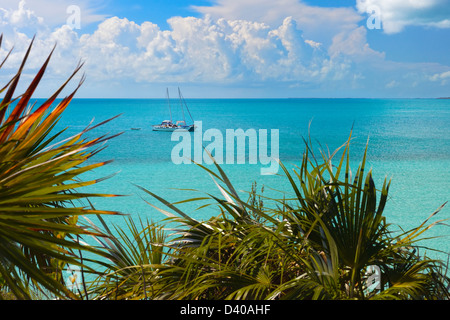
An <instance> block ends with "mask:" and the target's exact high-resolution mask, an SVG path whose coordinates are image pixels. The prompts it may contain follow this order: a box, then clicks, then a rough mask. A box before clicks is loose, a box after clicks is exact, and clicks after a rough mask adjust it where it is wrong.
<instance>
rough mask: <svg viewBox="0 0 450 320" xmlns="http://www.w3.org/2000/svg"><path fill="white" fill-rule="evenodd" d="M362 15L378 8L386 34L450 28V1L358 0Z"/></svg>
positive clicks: (358, 7)
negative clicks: (414, 28) (411, 28)
mask: <svg viewBox="0 0 450 320" xmlns="http://www.w3.org/2000/svg"><path fill="white" fill-rule="evenodd" d="M356 7H357V9H358V11H359V12H360V13H366V12H367V11H368V10H369V9H371V8H377V11H379V12H380V14H381V21H382V28H383V30H384V31H385V32H386V33H398V32H400V31H402V30H403V29H404V28H405V27H407V26H431V27H437V28H450V1H449V0H357V1H356Z"/></svg>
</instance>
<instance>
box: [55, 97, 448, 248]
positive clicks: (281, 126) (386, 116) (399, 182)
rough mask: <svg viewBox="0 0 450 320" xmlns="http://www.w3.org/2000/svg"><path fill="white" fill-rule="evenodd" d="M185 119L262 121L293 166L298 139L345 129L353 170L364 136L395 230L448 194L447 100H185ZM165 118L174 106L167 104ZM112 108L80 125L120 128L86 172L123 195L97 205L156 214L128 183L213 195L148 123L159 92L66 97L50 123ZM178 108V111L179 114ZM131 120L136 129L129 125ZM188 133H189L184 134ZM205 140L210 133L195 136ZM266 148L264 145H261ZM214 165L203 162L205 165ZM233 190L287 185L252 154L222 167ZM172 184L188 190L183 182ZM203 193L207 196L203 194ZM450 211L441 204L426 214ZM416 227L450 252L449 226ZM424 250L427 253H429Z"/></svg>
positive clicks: (224, 123)
mask: <svg viewBox="0 0 450 320" xmlns="http://www.w3.org/2000/svg"><path fill="white" fill-rule="evenodd" d="M186 102H187V104H188V106H189V110H190V112H191V114H192V116H193V118H194V120H197V121H202V131H203V132H205V131H206V130H207V129H217V130H219V131H220V132H222V133H223V135H224V137H225V132H226V129H238V128H242V129H243V130H247V129H255V130H259V129H267V130H268V132H269V135H270V132H272V131H273V130H278V132H279V157H280V160H281V161H282V162H283V163H284V164H285V165H286V166H288V167H289V168H291V167H292V166H294V165H298V164H299V163H300V161H301V156H302V153H303V151H304V150H305V144H304V142H303V138H308V135H309V134H310V136H311V138H312V139H313V141H317V144H318V143H320V145H321V146H322V147H323V148H329V150H330V151H331V152H332V151H334V150H335V149H336V148H337V147H339V146H341V145H342V144H343V143H344V142H345V141H346V140H347V138H348V136H349V134H350V130H351V129H352V128H353V135H352V137H353V139H354V140H353V143H352V146H351V156H352V158H353V160H354V166H352V169H353V171H356V169H357V165H358V163H359V161H360V160H361V157H362V153H363V151H364V148H365V146H366V143H367V142H368V143H369V149H368V160H367V163H368V166H369V167H371V168H372V170H373V175H374V179H375V183H376V186H377V187H379V188H381V186H382V183H383V180H384V179H385V178H386V177H387V178H388V179H392V183H391V189H390V198H389V201H388V204H387V207H386V208H385V212H384V214H385V216H386V217H387V221H388V223H391V224H392V225H393V227H395V229H398V230H400V229H403V230H409V229H411V228H414V227H417V226H419V225H420V224H421V223H422V222H423V221H424V220H425V219H427V218H428V217H429V215H430V214H431V213H433V212H434V211H435V210H436V209H437V208H438V207H440V206H441V205H442V204H444V203H445V202H446V201H448V200H450V126H449V125H450V100H445V99H187V100H186ZM172 113H173V117H174V119H175V118H176V119H181V117H182V114H181V111H180V109H179V106H178V105H177V103H176V101H173V103H172ZM118 114H121V116H120V117H118V118H117V119H115V120H113V121H111V122H108V123H106V124H105V125H103V126H101V127H99V128H96V129H95V130H93V131H91V132H89V133H88V135H92V136H98V135H102V134H116V133H119V132H123V133H122V134H121V135H120V136H118V137H116V138H114V139H111V140H109V141H108V142H107V144H105V146H106V148H105V149H104V150H102V151H101V152H100V153H99V154H97V155H96V156H95V157H94V158H93V159H92V160H93V161H104V160H113V162H112V163H110V164H108V165H106V166H104V167H102V168H99V169H97V170H95V171H94V172H92V173H89V175H87V178H99V177H104V176H109V175H110V174H115V175H114V176H113V177H111V178H109V179H107V180H105V181H103V182H101V183H99V184H97V185H95V186H94V187H92V188H91V189H90V190H89V191H95V192H100V193H113V194H119V195H123V196H121V197H116V198H108V199H92V201H93V203H94V205H95V206H96V207H97V208H98V209H105V210H116V211H120V212H122V213H124V214H128V215H132V216H133V217H136V218H143V219H149V220H152V221H159V220H161V219H163V218H164V216H163V215H162V214H161V213H160V212H159V211H157V210H155V209H154V208H152V207H151V206H149V204H148V203H147V202H150V203H152V204H154V205H157V206H160V207H162V208H163V205H162V204H160V203H158V201H157V200H156V199H154V198H152V197H150V196H149V195H148V194H146V193H145V192H143V191H142V190H140V189H139V188H138V187H137V186H141V187H143V188H146V189H148V190H150V191H152V192H154V193H156V194H158V195H160V196H161V197H163V198H165V199H167V200H169V201H181V200H185V199H188V198H193V197H198V196H203V195H205V194H214V195H220V193H219V191H218V189H217V187H216V186H215V184H214V181H213V179H212V178H211V176H210V175H209V174H208V173H207V172H206V171H205V170H204V169H202V168H200V167H199V166H197V165H195V164H179V165H177V164H174V163H173V162H172V160H171V151H172V149H173V148H174V147H175V146H176V145H177V144H178V143H179V142H178V141H172V140H171V133H168V132H155V131H152V130H151V125H152V124H158V123H160V122H161V121H162V120H165V119H168V118H169V111H168V108H167V102H166V100H164V99H161V100H158V99H148V100H146V99H143V100H137V99H136V100H121V99H75V100H74V101H73V102H72V103H71V104H70V106H69V107H68V109H67V111H66V112H65V113H64V115H63V116H62V118H61V120H60V123H59V124H58V128H57V129H61V128H66V127H67V130H66V133H65V134H66V135H69V134H73V133H75V132H78V131H79V130H82V129H84V128H85V127H86V126H87V125H88V124H89V123H90V122H91V121H93V124H96V123H99V122H101V121H104V120H106V119H109V118H111V117H114V116H116V115H118ZM186 117H188V114H187V113H186ZM131 128H140V130H131ZM191 135H192V136H193V133H191ZM203 143H204V144H205V145H207V144H209V143H210V142H207V141H203ZM268 154H269V155H270V154H271V151H270V150H269V151H268ZM207 167H208V168H210V169H214V168H213V166H211V165H207ZM222 167H223V168H224V170H225V172H226V174H227V175H228V177H229V178H230V180H231V182H232V183H233V185H234V186H235V188H236V189H237V190H239V192H242V197H243V199H247V197H248V194H247V193H246V192H248V191H249V190H250V189H251V186H252V183H253V182H256V183H257V187H258V190H259V189H260V188H261V187H262V186H264V194H265V195H267V196H274V197H277V196H279V197H281V196H282V194H281V193H280V192H279V191H278V190H281V191H284V192H291V191H292V190H291V189H290V187H289V183H288V181H287V180H286V178H285V177H284V175H283V173H282V170H281V169H280V170H279V172H278V173H279V175H261V172H260V169H261V167H265V166H264V165H262V164H261V163H259V162H258V163H257V164H249V163H248V161H246V163H245V164H236V163H235V164H224V165H223V166H222ZM179 189H195V190H198V191H186V190H179ZM209 202H212V201H209ZM205 203H206V202H198V203H187V204H182V205H180V208H181V209H182V210H184V211H185V212H186V213H188V214H190V215H191V216H193V217H195V218H197V219H208V218H209V217H211V216H212V215H215V214H217V210H216V209H214V207H207V208H204V209H201V210H197V209H198V207H199V206H201V205H203V204H205ZM448 218H450V204H448V205H447V206H445V207H444V208H443V209H442V210H441V212H440V213H439V214H438V215H436V216H435V217H434V218H433V219H432V220H431V222H434V221H438V220H440V219H448ZM107 221H108V222H109V223H111V224H116V225H119V226H120V225H122V224H123V221H124V220H123V217H121V216H110V217H107ZM426 235H428V236H429V237H437V238H433V239H430V240H427V241H424V242H423V244H424V245H426V246H428V247H432V248H437V249H440V250H443V251H444V252H450V241H449V239H450V238H449V237H448V236H449V235H450V228H449V227H448V226H445V225H436V226H434V227H433V228H432V229H430V230H429V231H428V232H427V233H426ZM433 254H434V253H431V252H430V255H433Z"/></svg>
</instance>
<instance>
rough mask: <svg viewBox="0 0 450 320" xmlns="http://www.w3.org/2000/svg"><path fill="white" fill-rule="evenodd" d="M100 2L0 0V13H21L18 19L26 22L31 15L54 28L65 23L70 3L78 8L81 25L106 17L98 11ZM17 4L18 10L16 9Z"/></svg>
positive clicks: (97, 0) (92, 0)
mask: <svg viewBox="0 0 450 320" xmlns="http://www.w3.org/2000/svg"><path fill="white" fill-rule="evenodd" d="M102 2H103V1H102V0H77V1H73V0H58V1H54V0H39V1H35V0H26V1H24V0H20V1H17V0H2V1H1V7H2V8H3V9H2V8H0V14H1V11H3V12H15V13H14V15H20V14H22V16H21V17H20V18H19V20H21V21H22V22H23V23H24V22H26V23H28V24H29V23H30V22H31V18H33V16H34V17H38V19H39V20H40V21H41V22H42V21H45V24H46V25H47V26H49V27H50V28H54V27H61V26H62V25H64V24H65V23H66V21H67V19H68V17H69V15H70V12H69V13H68V12H67V11H68V10H67V9H68V8H69V7H70V6H72V5H76V6H77V7H78V8H80V13H81V23H82V25H88V24H91V23H94V22H99V21H102V20H104V19H105V18H107V15H105V14H100V13H98V11H99V10H100V9H101V8H102ZM18 6H19V10H17V7H18ZM19 13H20V14H19ZM24 13H26V17H25V16H24V15H23V14H24ZM8 21H9V23H14V19H9V20H8ZM0 23H1V22H0Z"/></svg>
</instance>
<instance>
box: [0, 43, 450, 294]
mask: <svg viewBox="0 0 450 320" xmlns="http://www.w3.org/2000/svg"><path fill="white" fill-rule="evenodd" d="M0 44H1V37H0ZM31 47H32V45H30V47H29V49H28V52H27V53H26V55H25V57H24V59H23V62H22V65H21V66H20V68H19V70H18V72H17V74H16V75H15V76H14V77H13V79H11V81H9V82H8V83H7V84H6V85H5V86H4V87H3V88H2V89H0V93H4V97H3V99H2V102H1V104H0V190H1V192H0V261H1V263H0V292H1V293H2V295H1V296H0V297H6V298H16V299H33V298H36V297H38V298H42V297H44V298H55V297H56V298H60V299H97V300H116V299H140V300H142V299H155V300H162V299H196V300H198V299H252V300H256V299H258V300H259V299H269V300H279V299H289V300H292V299H307V300H311V299H327V300H332V299H336V300H342V299H405V300H406V299H448V298H449V284H450V279H449V277H448V276H447V270H446V265H445V264H444V263H443V262H442V261H440V260H434V259H431V258H429V257H427V256H425V255H423V256H420V255H419V254H418V248H419V245H418V241H419V240H420V237H421V236H422V235H423V233H424V232H425V231H427V230H428V229H429V228H430V227H432V226H433V225H434V224H436V223H441V222H443V221H436V222H433V223H430V218H431V217H430V218H428V219H426V220H425V222H424V223H423V224H421V225H419V226H418V227H417V228H414V229H412V230H409V231H405V232H403V233H401V234H398V233H393V232H392V231H391V226H390V225H389V224H388V223H387V221H386V217H385V215H384V210H385V208H386V205H387V200H388V193H389V187H390V181H388V180H387V179H385V181H384V183H383V185H382V187H381V188H380V189H377V188H376V187H375V183H374V179H373V177H372V172H371V171H370V170H369V171H367V168H366V156H367V146H366V149H365V150H364V153H363V156H362V160H361V163H360V165H359V167H358V168H357V170H356V171H355V174H354V175H352V171H351V168H350V163H351V161H350V145H351V134H350V137H349V139H348V140H347V141H346V142H345V143H344V144H343V145H342V147H341V148H338V149H337V150H336V151H335V152H334V153H333V154H331V155H330V154H328V153H325V152H320V157H317V156H316V154H317V151H314V150H316V148H315V146H314V145H313V144H312V142H311V140H305V141H304V144H305V152H304V154H303V158H302V159H301V161H300V163H299V165H298V167H295V168H293V169H294V170H291V169H290V168H288V167H286V166H284V165H283V164H282V163H280V166H281V168H282V170H283V176H284V178H285V179H286V183H287V184H288V186H289V187H290V189H291V192H290V193H286V194H285V195H284V196H283V197H279V198H269V197H267V196H266V195H265V194H264V192H263V190H261V193H258V191H257V188H256V186H255V185H252V189H251V191H250V192H249V193H248V197H246V198H247V199H243V197H242V194H240V193H238V192H237V191H236V189H235V188H234V186H233V184H232V183H231V181H230V179H229V178H228V177H227V175H226V174H225V172H224V171H223V169H222V168H221V167H220V166H219V165H217V164H215V167H213V169H211V168H210V167H205V166H202V167H203V169H204V170H205V172H206V173H208V174H210V175H211V177H212V178H213V180H214V182H215V183H216V185H217V187H218V191H219V192H218V193H217V194H216V193H201V195H200V196H199V197H196V198H193V199H185V200H181V201H179V202H178V203H169V202H168V201H166V200H164V199H163V198H161V197H159V196H158V195H157V194H155V193H153V192H151V191H149V190H147V189H145V188H143V187H140V190H142V192H144V193H145V194H146V195H148V196H150V197H151V199H153V200H155V201H158V202H159V203H160V204H161V205H159V206H156V205H154V204H153V203H151V202H149V205H150V206H151V207H152V208H153V209H155V210H159V211H160V212H162V213H164V214H165V215H166V216H167V219H165V220H163V221H160V222H158V223H154V222H151V221H147V220H139V222H137V221H136V219H135V217H128V218H126V219H128V220H126V223H127V224H126V227H124V228H121V227H118V226H114V225H113V226H110V225H108V223H107V222H106V220H105V219H104V218H103V216H104V215H105V214H114V212H108V211H101V210H96V209H95V208H93V207H92V206H88V205H86V204H84V205H83V204H81V205H80V204H79V201H81V200H84V202H86V203H87V204H89V203H90V202H89V198H91V197H97V196H100V197H105V196H111V195H104V194H91V193H83V192H80V191H79V189H80V188H81V187H86V186H89V185H92V184H95V183H96V182H98V181H99V179H97V180H93V181H83V180H82V179H81V178H80V176H81V175H82V174H83V173H86V172H88V171H91V170H93V169H95V168H98V167H100V166H103V165H104V164H105V163H104V162H101V163H95V162H92V161H91V158H92V156H93V155H94V154H95V153H96V152H98V151H99V149H98V148H96V149H95V147H96V146H98V145H99V143H101V142H103V141H105V139H109V138H111V137H105V136H102V137H98V138H94V139H87V138H85V137H84V135H85V133H86V132H88V131H89V130H91V129H92V128H94V127H88V128H87V129H86V130H83V131H82V132H80V133H79V134H76V135H74V136H72V137H69V138H66V139H63V140H62V141H60V142H56V141H57V139H58V138H59V137H61V136H62V135H63V132H62V131H61V132H57V133H56V134H55V133H53V131H54V129H55V125H56V123H57V121H58V119H59V118H60V116H61V114H62V113H63V111H64V110H65V109H66V108H67V106H68V105H69V103H70V101H71V99H72V98H73V96H74V94H75V92H76V91H77V89H78V88H79V86H80V85H81V83H82V82H83V79H84V78H82V79H81V81H80V83H79V85H78V86H77V87H76V89H75V90H74V91H73V92H72V93H71V94H70V95H69V96H67V97H66V98H63V99H61V100H60V101H59V102H58V103H57V105H56V107H55V108H53V110H50V108H51V106H52V105H53V104H55V103H56V102H57V96H58V95H59V94H60V93H61V91H62V90H63V88H64V87H65V86H66V85H67V83H69V81H70V80H71V79H72V78H73V77H74V76H75V74H77V72H78V71H79V70H80V68H81V65H80V66H78V67H77V68H76V69H75V71H74V73H73V74H72V75H71V76H70V77H69V79H68V80H67V81H66V82H65V83H64V84H63V85H62V86H61V88H59V89H58V90H57V91H56V92H55V94H54V95H53V96H52V97H51V98H49V99H48V100H46V101H44V102H43V103H42V104H41V105H40V106H39V107H37V108H35V106H34V105H32V106H31V107H30V106H29V103H30V101H31V100H30V99H31V97H32V95H33V92H34V90H35V89H36V87H37V85H38V84H39V82H40V80H41V78H42V76H43V74H44V72H45V69H46V67H47V64H48V62H49V60H50V56H51V54H50V55H49V57H48V59H47V60H46V61H45V63H44V64H43V66H42V68H41V69H40V70H39V71H38V73H37V75H36V77H35V78H34V79H33V81H32V82H31V84H30V85H29V87H28V89H27V90H26V91H25V93H24V94H22V95H20V96H19V97H16V98H14V92H15V89H16V87H17V84H18V81H19V78H20V75H21V73H22V71H23V68H24V65H25V62H26V60H27V57H28V54H29V52H30V50H31ZM8 56H9V54H8ZM8 56H7V57H6V58H5V59H4V60H3V62H2V63H1V64H0V68H1V67H2V66H3V64H4V63H5V61H6V60H7V58H8ZM93 148H94V149H93ZM196 201H200V202H201V204H200V205H199V209H201V208H204V207H206V206H208V207H210V208H213V209H214V210H217V211H216V212H217V215H215V216H213V217H211V218H210V219H209V220H207V221H198V220H196V219H194V218H192V217H191V216H190V215H189V213H188V212H184V211H183V210H181V209H180V208H179V207H180V206H179V205H180V204H182V203H186V202H190V203H191V202H193V203H195V202H196ZM205 201H207V202H208V203H207V204H205ZM440 209H441V208H439V209H438V210H436V212H434V213H433V214H432V216H434V215H435V214H437V213H438V212H439V211H440ZM92 215H95V216H94V217H95V218H96V219H95V220H94V219H90V217H89V216H92ZM93 221H98V222H93ZM87 239H91V240H92V239H95V240H96V242H95V243H96V245H93V244H91V245H88V244H87V242H89V241H88V240H87ZM91 243H92V241H91ZM83 253H85V254H83ZM87 257H89V258H87ZM69 265H74V266H78V267H80V268H81V269H80V271H81V275H83V276H84V275H85V274H86V273H88V272H90V273H92V274H91V275H95V277H94V278H93V280H90V281H88V280H87V279H84V277H83V280H84V281H83V282H82V288H80V287H79V286H78V287H76V290H70V289H69V287H68V286H67V285H66V283H67V279H64V273H63V270H67V268H68V267H69ZM72 280H73V279H72Z"/></svg>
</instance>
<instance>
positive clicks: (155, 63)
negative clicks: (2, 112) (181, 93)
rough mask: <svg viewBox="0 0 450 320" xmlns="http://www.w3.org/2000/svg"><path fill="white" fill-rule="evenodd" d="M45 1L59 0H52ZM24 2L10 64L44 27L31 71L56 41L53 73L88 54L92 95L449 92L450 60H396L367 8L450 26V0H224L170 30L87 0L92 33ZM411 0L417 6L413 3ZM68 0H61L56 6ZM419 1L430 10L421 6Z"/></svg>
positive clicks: (5, 23)
mask: <svg viewBox="0 0 450 320" xmlns="http://www.w3.org/2000/svg"><path fill="white" fill-rule="evenodd" d="M6 1H7V2H8V1H9V0H6ZM40 2H41V5H50V4H48V3H47V2H48V1H47V0H42V1H40ZM15 3H16V5H15V6H12V5H11V6H10V7H4V8H0V27H1V30H2V32H3V35H4V43H3V45H2V48H1V49H0V59H1V58H2V57H4V56H6V54H7V52H8V51H9V50H10V49H11V48H12V47H13V46H14V51H13V53H12V55H11V56H10V58H9V59H8V61H7V63H6V64H5V66H4V68H5V69H6V70H7V71H10V73H12V72H13V70H14V69H17V67H18V66H19V63H20V61H21V59H22V57H23V54H24V52H25V50H26V48H27V46H28V45H29V43H30V41H31V38H32V37H33V35H34V34H36V39H35V43H34V50H33V51H32V55H31V56H30V60H29V64H28V70H30V73H32V71H33V70H34V69H35V68H37V67H38V66H40V64H41V63H42V62H43V61H44V59H45V58H46V56H47V55H48V54H49V52H50V50H51V49H52V48H53V46H54V44H55V43H56V44H57V46H56V50H55V53H54V56H53V59H52V62H51V64H50V66H49V72H48V74H47V78H48V79H49V80H48V81H49V82H51V81H54V80H55V79H64V78H65V77H67V76H68V75H69V74H70V73H71V71H72V70H73V69H74V67H75V65H76V64H77V63H78V61H80V60H82V61H85V66H84V68H83V70H84V72H85V73H86V74H87V76H88V82H89V86H88V88H86V89H85V90H84V91H81V93H83V92H84V94H85V95H86V96H95V95H99V96H105V95H106V96H112V97H114V96H117V97H122V96H124V97H126V95H127V94H131V95H132V96H135V97H141V96H139V93H138V90H141V89H142V88H145V87H146V86H147V87H148V86H155V85H156V86H167V85H171V84H178V85H186V86H193V87H197V88H198V93H197V95H199V94H200V93H202V92H203V93H204V94H206V95H207V93H206V91H205V89H204V88H207V87H208V86H209V87H215V88H227V90H228V91H226V90H225V89H224V90H225V91H222V92H223V94H225V95H226V94H229V93H230V92H233V90H234V91H235V92H239V94H241V95H245V93H244V92H245V91H246V90H245V89H248V90H247V92H252V93H251V94H254V95H261V94H264V95H272V96H277V95H280V96H302V95H305V96H325V97H327V96H367V97H377V96H389V95H391V96H393V97H397V96H398V97H402V96H411V95H414V94H420V95H422V96H423V95H426V94H429V95H431V96H432V95H440V94H441V93H445V92H448V89H449V84H450V76H448V75H449V74H450V66H447V65H442V64H439V63H433V62H421V63H406V62H401V61H390V60H389V59H387V58H386V53H385V52H380V51H377V50H375V49H373V48H371V46H370V45H369V43H368V32H377V31H371V30H369V29H368V28H367V25H366V20H367V19H368V14H367V9H368V8H373V7H374V6H376V8H379V9H381V12H382V13H383V16H382V19H383V20H382V21H383V31H384V32H386V33H388V34H395V33H399V32H401V31H402V30H403V29H404V28H405V27H407V26H409V25H415V26H417V25H420V26H426V27H430V28H441V29H445V28H450V22H449V20H448V19H446V17H448V16H449V14H448V13H449V12H448V9H447V8H448V6H445V4H446V3H447V4H448V1H446V0H445V1H444V0H432V1H428V2H427V4H426V5H423V2H420V1H401V0H395V1H383V0H365V1H363V0H358V1H356V4H355V7H342V8H332V7H316V6H311V5H308V4H305V3H303V2H302V1H298V0H281V1H279V2H277V3H276V4H274V2H273V1H268V0H239V1H237V0H227V1H224V0H217V1H215V3H214V5H212V6H209V7H194V9H195V10H196V11H197V12H198V13H199V16H198V17H193V16H188V17H181V16H173V17H170V18H169V19H168V20H167V23H168V26H169V28H168V29H166V30H164V29H162V28H161V27H160V26H158V24H156V23H154V22H151V21H144V22H141V23H137V22H135V21H133V19H132V18H131V17H130V18H127V17H122V18H119V17H117V16H111V17H108V16H107V15H104V14H101V13H99V12H97V11H98V10H97V11H96V10H94V9H93V8H92V7H89V5H88V2H87V1H86V2H79V4H80V13H81V15H80V17H81V22H82V23H83V24H91V25H93V26H94V27H93V28H92V31H88V32H86V31H84V29H80V30H77V29H73V28H71V27H70V26H69V25H68V24H67V23H66V21H67V20H65V19H67V17H68V14H67V12H66V15H61V14H60V15H58V17H60V18H59V20H58V19H56V18H54V17H53V18H52V16H51V15H49V14H44V13H43V11H42V10H41V11H40V10H38V9H37V7H36V4H33V5H32V2H31V1H30V3H28V2H26V1H24V0H22V1H20V2H19V4H18V5H17V2H15ZM406 3H412V4H413V6H412V7H407V8H408V10H406V11H405V5H406ZM421 3H422V5H421ZM69 5H70V4H69V2H67V3H66V1H62V2H59V6H58V7H54V10H59V11H61V10H65V9H67V7H68V6H69ZM96 5H98V6H99V5H100V4H99V3H97V4H96ZM444 9H445V10H447V14H446V12H445V10H444ZM415 10H416V11H415ZM417 10H421V11H420V12H424V14H423V15H422V14H420V15H418V11H417ZM61 17H63V18H65V19H64V20H63V19H62V18H61ZM61 20H63V21H61ZM132 88H136V92H133V89H132ZM130 90H131V91H130ZM212 92H213V93H212ZM218 92H220V90H219V89H217V90H216V91H214V90H213V91H210V93H211V94H218ZM159 94H160V93H159ZM251 94H250V95H251ZM447 94H448V93H447ZM141 95H142V97H145V93H141ZM206 97H207V96H206Z"/></svg>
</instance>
